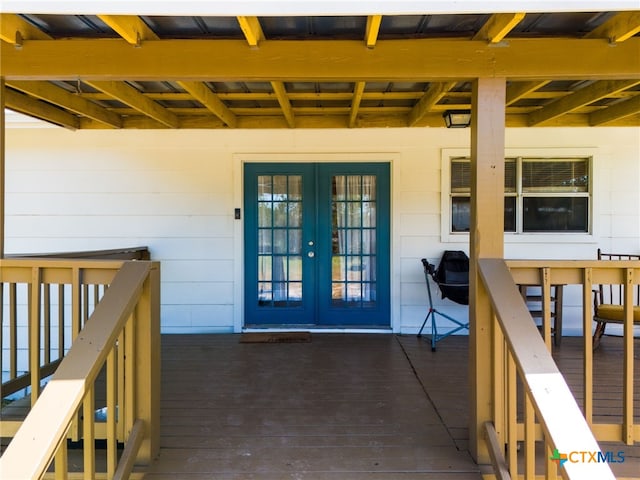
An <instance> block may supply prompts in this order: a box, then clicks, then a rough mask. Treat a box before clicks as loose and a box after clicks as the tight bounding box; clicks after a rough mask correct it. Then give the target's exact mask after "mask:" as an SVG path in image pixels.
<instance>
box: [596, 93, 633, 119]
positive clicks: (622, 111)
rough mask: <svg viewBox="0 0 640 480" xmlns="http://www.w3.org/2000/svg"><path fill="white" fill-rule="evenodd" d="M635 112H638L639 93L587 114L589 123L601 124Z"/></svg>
mask: <svg viewBox="0 0 640 480" xmlns="http://www.w3.org/2000/svg"><path fill="white" fill-rule="evenodd" d="M637 113H640V95H636V96H635V97H633V98H631V99H629V100H625V101H624V102H620V103H616V104H615V105H612V106H610V107H607V108H605V109H603V110H598V111H597V112H593V113H592V114H590V115H589V124H590V125H592V126H596V125H602V124H605V123H610V122H614V121H616V120H619V119H622V118H625V117H629V116H631V115H635V114H637Z"/></svg>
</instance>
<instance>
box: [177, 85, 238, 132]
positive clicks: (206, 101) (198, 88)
mask: <svg viewBox="0 0 640 480" xmlns="http://www.w3.org/2000/svg"><path fill="white" fill-rule="evenodd" d="M178 85H180V86H181V87H182V88H184V89H185V90H186V91H187V92H189V94H191V95H192V96H193V98H195V99H196V100H197V101H198V102H200V103H201V104H202V105H204V106H205V107H206V108H207V109H208V110H209V111H210V112H211V113H213V114H214V115H215V116H216V117H218V118H219V119H220V120H222V121H223V122H224V123H225V124H226V125H228V126H229V127H231V128H235V126H236V123H237V119H236V116H235V114H234V113H233V112H232V111H231V110H229V109H228V108H227V106H226V105H225V104H224V103H223V102H222V100H220V99H219V98H218V96H217V95H216V94H215V93H213V92H212V91H211V90H210V89H209V87H207V86H206V85H205V84H204V83H201V82H178Z"/></svg>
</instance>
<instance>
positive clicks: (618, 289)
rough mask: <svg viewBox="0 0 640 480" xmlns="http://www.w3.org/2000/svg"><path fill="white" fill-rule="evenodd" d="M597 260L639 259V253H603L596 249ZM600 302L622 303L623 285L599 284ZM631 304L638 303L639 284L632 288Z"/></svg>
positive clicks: (639, 295) (639, 297)
mask: <svg viewBox="0 0 640 480" xmlns="http://www.w3.org/2000/svg"><path fill="white" fill-rule="evenodd" d="M598 260H640V254H638V255H636V254H629V253H604V252H603V251H602V250H600V249H598ZM598 290H599V293H600V303H601V304H613V305H622V304H623V302H624V285H619V284H613V285H602V284H601V285H599V287H598ZM633 304H634V305H640V285H636V286H635V287H634V289H633Z"/></svg>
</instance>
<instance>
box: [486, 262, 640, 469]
mask: <svg viewBox="0 0 640 480" xmlns="http://www.w3.org/2000/svg"><path fill="white" fill-rule="evenodd" d="M479 272H480V276H481V279H482V283H483V285H484V289H485V290H486V291H487V293H488V295H489V296H490V299H491V305H492V309H493V318H494V322H493V329H492V330H493V332H492V333H493V339H494V348H493V352H494V354H493V355H494V357H493V362H492V365H493V367H492V368H493V372H492V374H493V375H492V378H493V392H494V393H493V412H494V413H493V419H492V421H491V422H487V424H485V428H486V438H487V442H488V445H489V450H490V453H491V457H492V460H493V463H494V470H495V472H496V476H497V478H501V479H508V478H513V479H515V478H518V475H519V473H521V472H519V471H518V469H519V466H518V465H519V462H518V460H519V458H518V457H519V454H520V456H522V457H524V458H523V459H521V463H520V465H521V468H523V470H524V475H525V478H536V475H543V478H547V479H555V478H557V477H558V476H560V475H561V476H562V478H565V479H576V480H578V479H580V480H584V479H597V480H605V479H613V478H615V477H614V476H613V474H612V472H611V469H610V466H609V462H617V461H620V460H621V459H620V458H618V457H617V452H608V451H602V450H601V449H600V447H599V445H598V443H597V442H598V441H619V442H624V443H626V444H633V443H634V442H636V441H640V425H638V424H636V423H634V417H633V407H634V395H633V388H634V386H633V380H634V378H633V377H634V376H633V357H634V352H633V348H634V341H633V310H632V305H631V299H630V298H628V299H627V300H628V303H627V308H626V323H625V333H624V356H623V358H622V359H621V361H620V371H621V372H622V374H623V395H622V398H620V412H621V414H620V416H619V418H620V422H619V423H595V422H594V416H593V409H594V400H593V363H594V358H593V357H594V353H593V346H592V337H591V331H592V323H593V317H592V301H593V300H592V295H593V294H592V291H593V289H594V286H595V285H597V284H600V283H603V284H611V283H619V284H623V285H626V289H627V291H629V292H630V291H631V290H632V288H633V285H637V284H638V283H639V282H640V263H639V262H631V261H617V262H602V261H579V262H578V261H545V262H542V261H508V262H506V263H505V261H504V260H502V259H481V260H480V261H479ZM518 284H527V285H532V284H534V285H535V284H539V285H541V287H542V296H543V300H542V301H543V305H544V312H545V313H544V318H543V336H541V335H540V333H539V332H538V329H537V327H536V326H535V323H534V321H533V319H532V318H531V315H530V312H529V310H528V309H527V307H526V305H525V303H524V301H523V299H522V296H521V295H520V292H519V290H518V288H517V285H518ZM556 284H563V285H580V286H581V289H582V292H583V294H582V296H583V326H584V332H585V334H584V335H583V339H584V340H583V346H584V348H583V366H584V368H583V379H582V385H583V387H582V388H583V400H582V405H578V403H577V401H576V400H575V397H574V395H573V393H572V392H571V391H570V389H569V386H568V385H567V382H566V381H565V379H564V377H563V376H562V374H561V373H560V371H559V370H558V368H557V366H556V364H555V362H554V360H553V358H552V356H551V353H550V351H551V314H550V312H551V308H550V303H551V285H556ZM629 297H630V295H629ZM521 445H522V448H520V446H521ZM536 445H538V446H539V445H544V450H543V453H542V455H543V458H542V459H540V458H539V460H541V461H538V462H536ZM505 446H506V457H505V456H504V454H503V452H505V448H504V447H505ZM580 452H586V453H584V454H582V453H580ZM563 460H564V461H563ZM540 464H542V465H544V467H543V470H544V471H543V472H538V471H536V469H537V468H538V469H539V468H540V467H539V465H540ZM561 464H562V465H561ZM536 465H538V467H536ZM538 478H540V477H538Z"/></svg>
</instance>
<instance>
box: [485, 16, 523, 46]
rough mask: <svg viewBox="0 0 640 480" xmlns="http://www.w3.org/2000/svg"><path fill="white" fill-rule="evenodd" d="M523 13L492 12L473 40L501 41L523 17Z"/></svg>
mask: <svg viewBox="0 0 640 480" xmlns="http://www.w3.org/2000/svg"><path fill="white" fill-rule="evenodd" d="M525 15H526V14H525V13H523V12H521V13H494V14H493V15H491V17H489V20H487V22H486V23H485V24H484V25H483V26H482V28H481V29H480V30H478V33H476V34H475V35H474V37H473V40H486V41H488V42H489V43H498V42H501V41H502V39H503V38H504V37H506V36H507V35H508V34H509V32H510V31H511V30H513V29H514V28H515V26H516V25H518V23H520V22H521V21H522V19H523V18H524V17H525Z"/></svg>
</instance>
